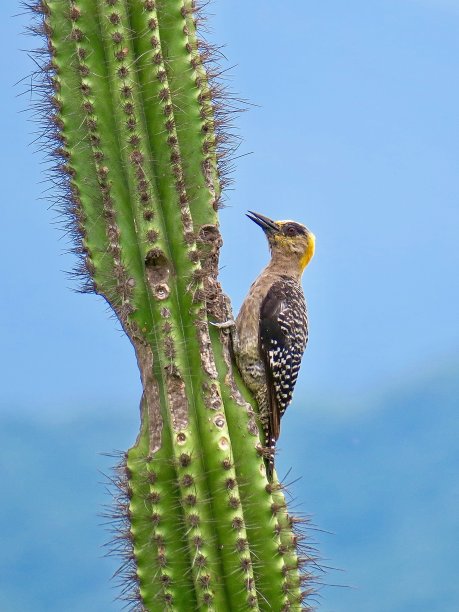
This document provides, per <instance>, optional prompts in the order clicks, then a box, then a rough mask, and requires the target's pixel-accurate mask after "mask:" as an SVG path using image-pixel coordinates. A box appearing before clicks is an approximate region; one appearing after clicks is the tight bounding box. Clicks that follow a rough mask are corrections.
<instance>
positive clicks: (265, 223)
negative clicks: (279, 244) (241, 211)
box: [246, 210, 279, 234]
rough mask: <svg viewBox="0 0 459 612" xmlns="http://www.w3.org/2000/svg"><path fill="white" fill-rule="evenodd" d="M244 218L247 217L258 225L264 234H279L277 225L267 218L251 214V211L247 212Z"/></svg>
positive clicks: (254, 213)
mask: <svg viewBox="0 0 459 612" xmlns="http://www.w3.org/2000/svg"><path fill="white" fill-rule="evenodd" d="M246 217H248V218H249V219H250V220H251V221H253V222H254V223H256V224H257V225H259V226H260V227H261V229H262V230H263V231H264V232H265V234H274V233H277V232H279V227H278V225H277V224H276V223H275V222H274V221H273V220H272V219H270V218H269V217H265V216H264V215H260V213H256V212H253V211H252V210H249V211H248V214H246Z"/></svg>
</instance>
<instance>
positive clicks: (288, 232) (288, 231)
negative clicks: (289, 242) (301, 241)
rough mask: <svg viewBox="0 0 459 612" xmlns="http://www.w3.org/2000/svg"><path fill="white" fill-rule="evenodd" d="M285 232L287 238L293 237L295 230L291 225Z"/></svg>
mask: <svg viewBox="0 0 459 612" xmlns="http://www.w3.org/2000/svg"><path fill="white" fill-rule="evenodd" d="M286 232H287V236H294V235H295V233H296V232H295V228H294V227H292V226H291V225H290V226H289V227H287V228H286Z"/></svg>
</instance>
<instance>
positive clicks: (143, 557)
mask: <svg viewBox="0 0 459 612" xmlns="http://www.w3.org/2000/svg"><path fill="white" fill-rule="evenodd" d="M31 8H32V9H33V10H34V11H35V13H36V16H37V18H38V20H39V22H40V25H41V32H42V33H43V34H44V36H45V38H46V41H47V50H46V54H48V59H47V60H45V62H43V70H44V73H43V76H44V83H45V85H48V86H49V89H50V93H49V101H50V105H51V108H52V111H51V112H50V115H49V117H48V119H49V124H48V125H49V127H48V132H47V135H48V136H49V134H51V137H52V139H54V140H55V141H57V143H58V146H57V149H56V150H55V151H54V154H55V155H56V156H57V157H58V159H59V165H58V169H57V170H58V173H59V176H61V177H62V176H64V177H66V178H65V181H66V182H65V185H64V187H65V189H66V192H65V194H64V197H63V199H64V200H65V198H67V200H66V202H67V203H66V208H67V213H68V218H69V219H70V222H71V223H72V229H73V233H74V235H75V239H76V242H77V246H78V250H79V252H80V255H81V259H82V262H83V267H84V274H85V278H86V285H85V286H86V288H88V289H91V290H93V291H94V292H96V293H97V294H99V295H101V296H103V297H104V298H105V299H106V300H107V302H108V303H109V304H110V305H111V307H112V308H113V310H114V312H115V313H116V315H117V317H118V318H119V320H120V322H121V324H122V326H123V328H124V330H125V332H126V334H127V335H128V336H129V338H130V340H131V342H132V344H133V346H134V348H135V352H136V356H137V362H138V365H139V370H140V376H141V380H142V386H143V396H142V400H141V427H140V433H139V435H138V438H137V441H136V442H135V444H134V446H133V447H132V448H131V449H130V450H129V451H128V452H127V453H126V454H125V455H124V456H123V458H122V461H121V463H120V465H119V466H118V468H117V471H116V478H115V482H116V484H117V486H118V489H119V492H118V497H117V500H118V509H117V510H115V519H118V520H119V524H118V523H117V527H116V529H117V531H116V532H115V550H116V551H117V552H121V553H123V554H124V555H125V563H124V565H123V566H122V568H121V569H120V574H119V576H120V577H121V581H122V582H123V584H122V593H121V596H122V597H125V598H126V599H128V600H131V601H132V603H133V605H134V607H135V606H137V607H135V609H139V610H146V611H149V612H156V611H158V612H163V611H164V610H167V609H170V610H178V611H181V610H184V611H189V610H215V611H218V612H225V611H239V610H242V611H243V610H270V611H272V610H276V611H280V610H300V609H303V610H308V609H311V608H310V605H309V604H308V598H307V597H306V599H305V597H304V591H303V589H304V588H305V590H306V594H307V595H309V593H310V590H311V584H312V579H313V577H312V575H311V572H310V571H309V569H308V568H309V567H311V563H313V557H314V555H313V554H312V553H311V552H310V551H309V550H308V552H307V555H306V557H304V556H303V557H300V556H299V553H298V534H296V529H295V526H294V524H293V520H292V518H291V517H290V516H289V514H288V512H287V509H286V504H285V498H284V494H283V490H282V487H281V485H280V484H279V483H278V482H277V480H275V481H274V483H273V484H269V483H268V482H267V480H266V474H265V466H264V461H263V457H262V454H261V452H260V449H261V448H262V444H261V440H260V435H259V428H258V422H257V415H256V407H255V404H254V402H253V399H252V398H251V397H250V395H249V394H248V393H247V391H246V390H245V389H244V387H243V384H242V382H241V380H240V378H239V376H238V374H237V372H235V370H234V368H233V364H232V362H231V356H230V355H231V353H230V336H229V335H228V333H227V332H224V331H219V330H217V329H216V328H214V327H212V326H210V325H209V321H222V320H226V319H227V318H228V317H229V316H230V307H229V303H228V300H227V299H226V298H225V296H224V294H223V293H222V290H221V287H220V285H219V282H218V278H217V275H218V255H219V249H220V247H221V244H222V240H221V236H220V232H219V228H218V219H217V211H218V207H219V201H220V197H221V189H222V180H223V176H222V168H223V167H224V166H223V164H224V163H225V162H224V156H223V153H224V152H225V150H226V151H227V150H228V135H227V134H225V133H224V130H223V127H224V124H225V119H224V107H223V106H222V105H221V102H219V101H218V96H217V94H218V93H219V87H218V85H217V84H216V82H215V79H213V77H212V72H209V71H208V70H206V67H205V66H206V62H207V61H208V59H209V57H210V56H211V49H210V48H209V47H208V46H207V47H206V46H205V45H204V44H203V43H202V42H200V41H199V39H198V37H197V33H196V23H197V9H196V7H195V5H194V2H192V1H190V0H42V1H41V2H39V3H38V4H35V5H33V6H32V7H31ZM303 565H305V568H306V569H302V566H303ZM303 583H305V586H304V585H303Z"/></svg>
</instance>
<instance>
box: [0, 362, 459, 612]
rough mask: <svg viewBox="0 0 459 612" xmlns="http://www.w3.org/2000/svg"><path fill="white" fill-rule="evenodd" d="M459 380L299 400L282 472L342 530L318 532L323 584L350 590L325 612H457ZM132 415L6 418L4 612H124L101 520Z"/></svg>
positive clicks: (303, 506)
mask: <svg viewBox="0 0 459 612" xmlns="http://www.w3.org/2000/svg"><path fill="white" fill-rule="evenodd" d="M457 371H458V369H457V368H451V369H449V370H447V371H442V372H441V373H438V374H436V375H431V376H430V377H425V378H424V379H423V380H422V381H418V382H417V383H413V384H412V385H410V386H409V387H407V388H401V389H397V390H393V391H392V392H387V393H381V394H380V395H379V396H378V397H373V398H369V399H368V401H365V402H364V401H362V400H361V399H360V400H359V402H356V403H355V405H347V406H338V407H333V406H331V407H330V406H324V407H320V406H318V405H316V404H315V403H312V405H311V402H310V401H309V402H308V401H306V400H305V401H301V398H299V397H296V398H295V407H292V408H291V409H290V410H291V411H292V412H291V413H290V414H289V415H288V416H287V417H286V419H285V424H284V428H283V434H282V444H281V446H282V447H283V448H282V450H281V452H280V455H279V458H278V466H279V472H280V473H281V474H283V473H285V471H286V467H287V466H292V471H291V472H290V474H289V476H288V477H287V480H292V479H294V478H296V477H297V476H298V475H299V474H304V476H303V477H302V479H301V480H300V481H299V482H296V483H295V484H293V485H292V486H291V491H292V494H293V495H295V496H296V498H297V501H296V502H295V503H294V505H295V506H296V507H297V511H298V512H307V513H312V514H313V521H314V523H315V524H316V525H317V527H319V528H321V529H323V530H326V531H330V532H334V534H335V535H329V534H327V533H323V532H321V531H317V532H311V536H312V537H314V539H315V540H316V541H317V542H318V543H319V548H320V551H321V553H322V555H323V557H324V558H325V559H324V564H325V565H331V566H333V567H337V568H341V569H342V570H344V571H343V572H339V573H338V572H334V571H332V572H329V573H328V574H325V575H324V578H323V580H324V582H325V583H328V584H330V583H336V584H338V583H339V584H342V585H347V586H345V587H343V588H340V587H337V588H329V587H327V588H323V589H322V590H321V602H320V607H319V609H320V610H321V612H379V611H381V612H382V611H383V610H384V611H387V610H390V611H391V612H410V611H413V612H414V611H415V610H416V612H433V611H434V610H435V611H439V612H440V611H441V612H456V611H457V610H458V609H459V584H458V581H457V575H456V574H457V567H458V566H459V552H458V547H457V542H458V535H459V513H458V508H459V478H458V468H459V451H458V444H457V440H458V439H459V423H458V419H457V409H458V397H459V380H458V377H457ZM302 406H304V408H303V407H302ZM293 411H295V412H293ZM128 412H129V413H130V416H129V417H128V415H127V413H128ZM135 413H136V409H135V407H133V406H131V407H125V408H123V409H121V408H120V407H119V406H116V407H113V406H95V407H94V411H93V413H92V414H86V415H81V414H80V416H79V417H69V416H66V414H68V413H66V412H65V411H64V409H63V413H62V415H60V416H56V417H55V418H51V417H50V416H49V415H48V416H47V417H43V418H40V415H36V416H35V417H34V418H32V419H30V420H29V421H28V422H26V421H25V420H24V418H23V417H22V416H21V413H20V411H19V410H17V411H16V414H12V412H11V411H4V412H3V415H2V416H1V417H0V457H1V465H2V471H3V476H4V480H3V495H2V498H3V503H2V505H1V510H0V513H1V523H0V524H1V531H2V533H1V541H2V552H1V558H0V610H2V612H54V611H55V612H57V611H59V612H61V611H62V610H66V612H93V611H94V612H105V611H107V612H108V611H111V610H113V611H118V610H121V609H122V607H123V604H122V603H120V602H116V601H114V597H115V595H116V591H114V589H113V585H111V584H110V582H109V578H110V575H111V574H112V573H113V571H114V570H115V569H116V564H115V563H114V562H113V561H112V560H110V559H102V558H101V557H102V555H103V554H104V550H103V548H102V545H103V543H104V541H106V540H107V537H108V536H107V533H106V532H104V529H103V527H101V526H100V523H101V522H103V519H101V518H100V517H98V514H100V513H101V512H102V505H103V504H104V503H107V502H109V497H108V496H107V495H106V493H105V490H104V486H103V485H102V484H100V483H101V482H103V480H104V478H103V476H102V475H101V474H100V473H99V470H102V471H108V468H109V466H110V464H111V460H109V459H107V458H106V457H103V456H102V455H100V454H98V453H101V452H104V451H111V450H112V449H116V448H123V449H124V448H127V447H128V446H129V445H130V444H131V443H132V441H133V440H134V439H135V435H136V428H137V422H136V416H137V415H136V414H135ZM108 414H112V415H113V416H110V417H107V416H106V415H108ZM72 419H73V420H72Z"/></svg>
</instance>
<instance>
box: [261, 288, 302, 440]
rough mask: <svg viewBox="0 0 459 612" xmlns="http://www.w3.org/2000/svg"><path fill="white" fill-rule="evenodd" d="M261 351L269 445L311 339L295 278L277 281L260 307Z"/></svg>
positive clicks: (276, 436) (278, 430) (276, 432)
mask: <svg viewBox="0 0 459 612" xmlns="http://www.w3.org/2000/svg"><path fill="white" fill-rule="evenodd" d="M259 329H260V354H261V355H262V358H263V362H264V365H265V369H266V375H267V382H268V418H267V419H266V422H267V428H266V432H265V433H266V440H265V444H266V446H267V447H274V445H275V442H276V440H277V439H278V438H279V434H280V420H281V417H282V415H283V414H284V412H285V410H286V408H287V406H288V405H289V404H290V402H291V400H292V395H293V389H294V387H295V383H296V380H297V378H298V372H299V370H300V365H301V358H302V357H303V353H304V349H305V348H306V344H307V341H308V319H307V313H306V301H305V299H304V294H303V289H302V288H301V285H299V284H298V283H297V282H296V281H295V280H294V279H292V278H289V277H287V276H286V277H282V278H281V279H280V280H278V281H276V282H275V283H274V284H273V285H272V287H271V288H270V290H269V291H268V293H267V295H266V297H265V298H264V300H263V302H262V304H261V308H260V328H259Z"/></svg>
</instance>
